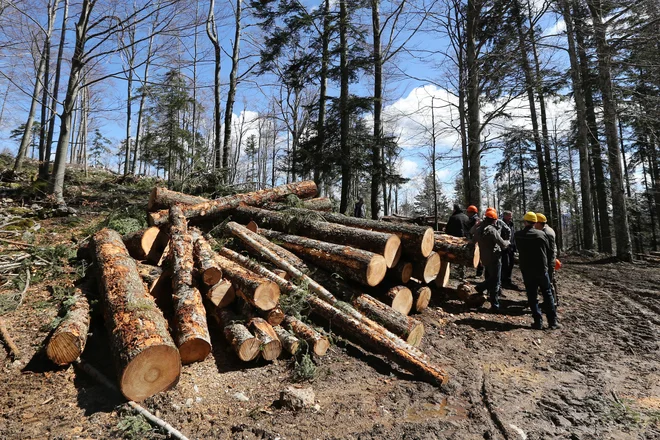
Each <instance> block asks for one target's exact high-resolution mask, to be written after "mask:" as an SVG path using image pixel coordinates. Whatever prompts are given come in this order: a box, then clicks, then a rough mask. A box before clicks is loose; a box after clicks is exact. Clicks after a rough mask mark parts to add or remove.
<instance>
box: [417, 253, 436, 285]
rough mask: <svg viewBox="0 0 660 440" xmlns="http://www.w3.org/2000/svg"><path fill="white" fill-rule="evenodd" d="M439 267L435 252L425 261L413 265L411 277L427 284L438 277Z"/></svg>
mask: <svg viewBox="0 0 660 440" xmlns="http://www.w3.org/2000/svg"><path fill="white" fill-rule="evenodd" d="M441 265H442V261H441V260H440V255H438V253H437V252H431V254H430V255H429V256H428V257H426V258H425V259H423V260H420V261H415V262H414V263H413V272H412V276H413V278H417V279H418V280H420V281H423V282H425V283H427V284H428V283H430V282H432V281H433V280H435V278H436V277H437V276H438V273H440V266H441Z"/></svg>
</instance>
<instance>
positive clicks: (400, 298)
mask: <svg viewBox="0 0 660 440" xmlns="http://www.w3.org/2000/svg"><path fill="white" fill-rule="evenodd" d="M412 305H413V295H412V292H411V291H410V289H408V288H407V287H403V286H399V288H398V290H397V292H396V296H395V297H394V298H393V299H392V308H393V309H394V310H397V311H399V312H401V313H403V314H404V315H408V314H409V313H410V310H411V309H412Z"/></svg>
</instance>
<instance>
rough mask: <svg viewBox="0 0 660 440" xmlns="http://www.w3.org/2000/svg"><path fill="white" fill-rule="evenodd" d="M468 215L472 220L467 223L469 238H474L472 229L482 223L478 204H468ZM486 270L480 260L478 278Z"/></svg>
mask: <svg viewBox="0 0 660 440" xmlns="http://www.w3.org/2000/svg"><path fill="white" fill-rule="evenodd" d="M467 215H468V218H469V219H470V221H469V222H468V224H467V227H468V229H467V238H469V239H472V232H471V231H472V230H474V229H475V228H476V227H477V226H479V223H481V219H480V218H479V210H478V209H477V207H476V206H474V205H470V206H468V209H467ZM483 272H484V266H483V265H482V264H481V261H479V264H478V265H477V274H476V276H477V278H479V277H480V276H481V275H482V274H483Z"/></svg>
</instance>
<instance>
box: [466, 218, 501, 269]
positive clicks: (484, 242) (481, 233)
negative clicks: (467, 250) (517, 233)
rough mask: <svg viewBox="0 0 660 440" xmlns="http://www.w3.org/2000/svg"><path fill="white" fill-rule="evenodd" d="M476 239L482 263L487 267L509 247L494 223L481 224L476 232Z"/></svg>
mask: <svg viewBox="0 0 660 440" xmlns="http://www.w3.org/2000/svg"><path fill="white" fill-rule="evenodd" d="M474 239H475V241H476V242H477V243H478V244H479V252H480V256H481V262H482V263H483V264H484V265H486V266H487V265H489V264H490V263H491V262H492V261H493V259H495V258H499V256H500V254H501V253H502V250H503V249H504V248H506V246H507V243H506V241H505V240H504V239H503V238H502V236H501V235H500V233H499V231H498V230H497V227H495V225H494V224H493V223H486V222H483V223H481V224H480V225H479V226H478V227H477V229H476V231H475V234H474Z"/></svg>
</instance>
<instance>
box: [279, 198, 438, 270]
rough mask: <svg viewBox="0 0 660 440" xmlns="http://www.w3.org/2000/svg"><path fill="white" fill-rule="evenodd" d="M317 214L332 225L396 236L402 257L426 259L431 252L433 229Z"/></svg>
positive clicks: (324, 213) (303, 211)
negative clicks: (399, 243)
mask: <svg viewBox="0 0 660 440" xmlns="http://www.w3.org/2000/svg"><path fill="white" fill-rule="evenodd" d="M292 211H294V210H292ZM295 211H297V212H300V214H301V215H309V214H305V213H310V212H314V211H308V210H305V209H299V210H295ZM318 214H319V215H321V216H322V217H323V218H325V219H326V220H327V221H329V222H332V223H338V224H340V225H346V226H351V227H353V228H360V229H366V230H371V231H378V232H384V233H386V234H395V235H397V236H398V237H399V238H400V239H401V248H402V251H403V253H402V257H408V258H412V259H417V258H419V257H420V256H421V257H427V256H428V255H429V254H430V253H431V251H433V242H434V238H433V228H429V227H425V226H416V225H407V224H401V223H387V222H381V221H377V220H368V219H364V218H357V217H347V216H345V215H342V214H334V213H331V212H319V213H318Z"/></svg>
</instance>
